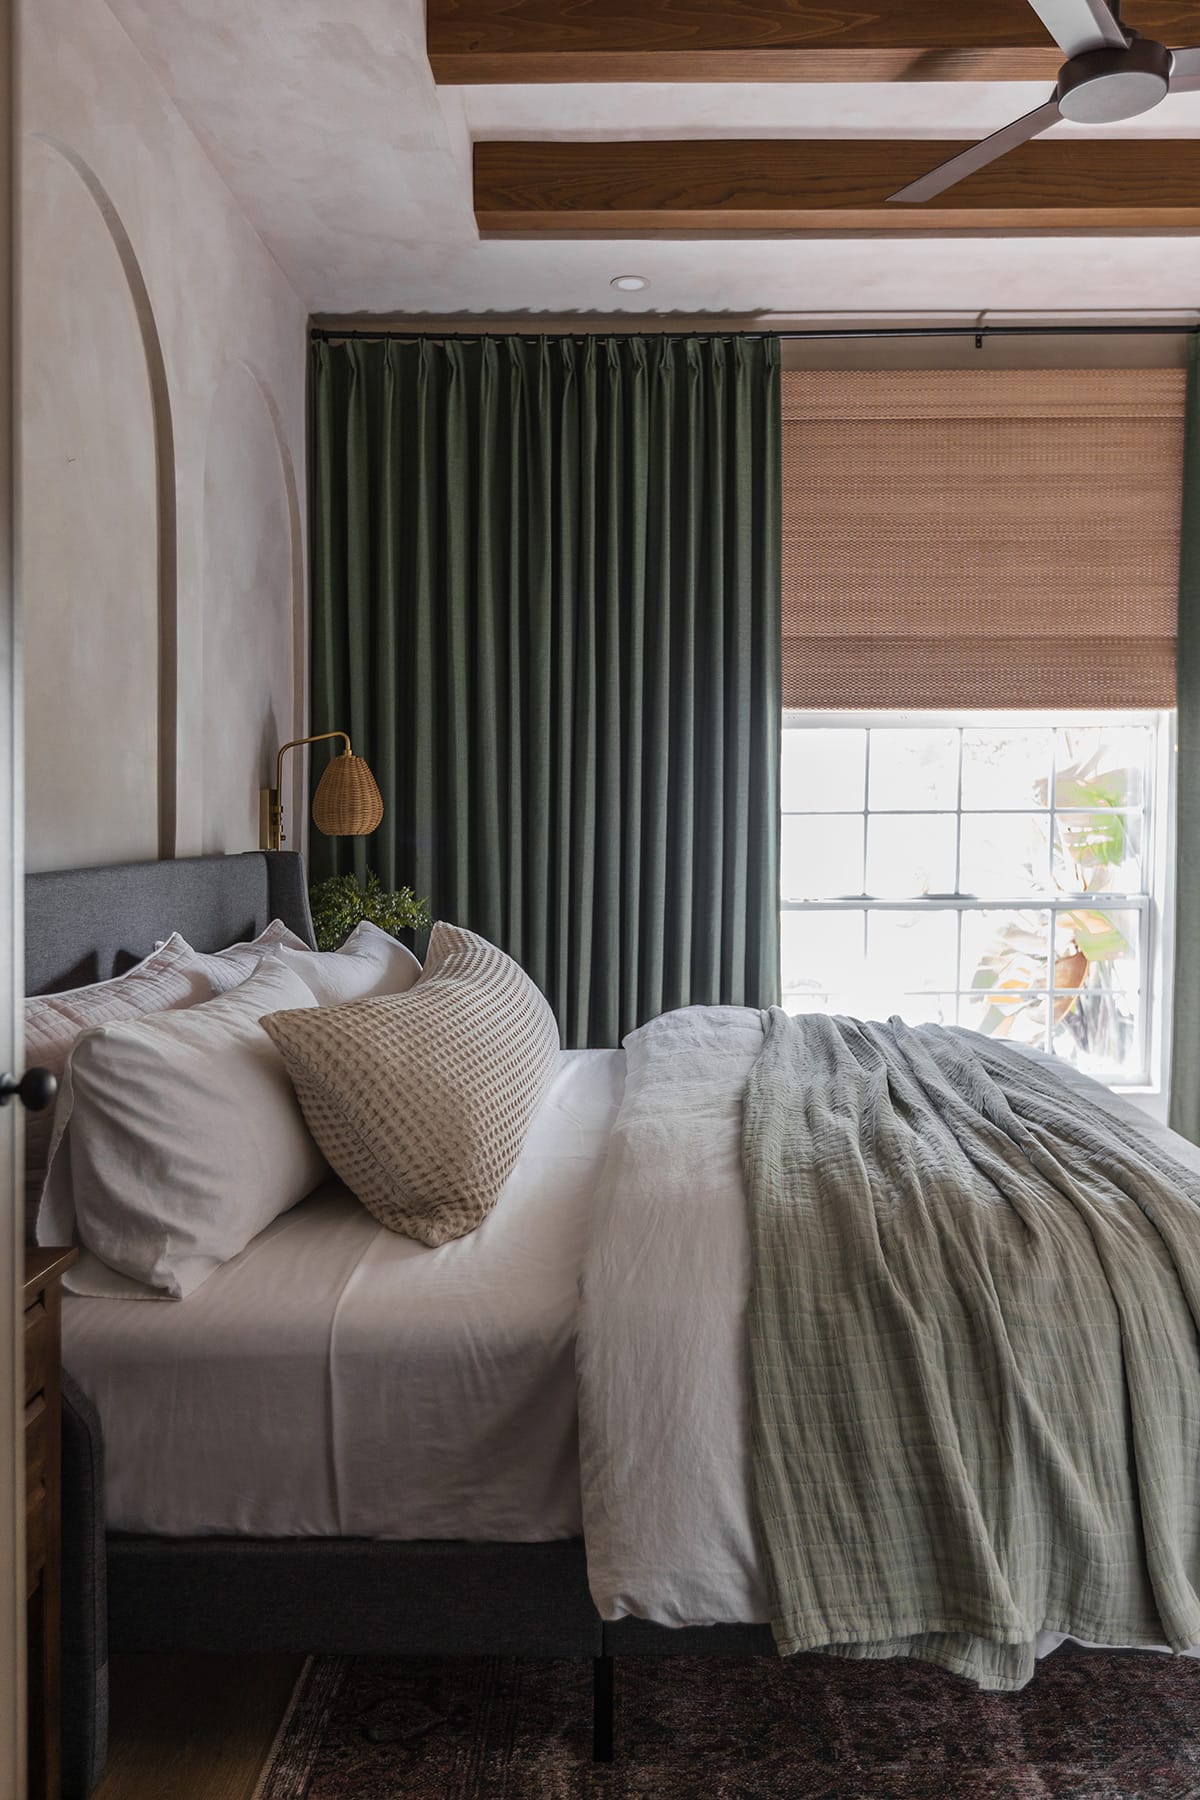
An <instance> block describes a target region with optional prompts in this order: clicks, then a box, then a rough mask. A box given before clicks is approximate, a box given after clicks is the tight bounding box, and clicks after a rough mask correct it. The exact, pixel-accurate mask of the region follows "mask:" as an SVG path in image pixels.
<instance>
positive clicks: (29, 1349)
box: [25, 1300, 53, 1404]
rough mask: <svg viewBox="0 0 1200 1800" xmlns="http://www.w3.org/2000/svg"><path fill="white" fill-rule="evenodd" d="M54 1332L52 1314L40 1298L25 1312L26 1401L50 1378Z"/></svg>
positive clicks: (39, 1391)
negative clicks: (51, 1321) (51, 1323)
mask: <svg viewBox="0 0 1200 1800" xmlns="http://www.w3.org/2000/svg"><path fill="white" fill-rule="evenodd" d="M52 1350H53V1332H52V1330H51V1326H50V1315H49V1313H48V1312H47V1311H46V1308H45V1305H44V1304H43V1302H42V1301H41V1300H38V1301H37V1302H36V1303H35V1304H34V1305H33V1306H31V1307H28V1308H27V1310H26V1313H25V1401H26V1404H28V1403H29V1401H30V1400H32V1399H33V1396H34V1395H35V1394H40V1393H41V1391H42V1389H43V1388H44V1387H45V1386H46V1384H47V1382H48V1380H49V1378H50V1370H51V1368H52V1356H51V1352H52Z"/></svg>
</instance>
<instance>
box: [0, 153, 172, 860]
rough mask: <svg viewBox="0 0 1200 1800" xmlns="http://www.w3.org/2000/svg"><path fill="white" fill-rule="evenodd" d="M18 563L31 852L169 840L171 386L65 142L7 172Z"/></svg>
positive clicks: (110, 225) (86, 170)
mask: <svg viewBox="0 0 1200 1800" xmlns="http://www.w3.org/2000/svg"><path fill="white" fill-rule="evenodd" d="M21 298H22V307H21V313H22V336H21V381H22V414H23V417H22V429H21V443H20V479H21V516H20V522H19V530H20V565H21V591H22V596H23V616H24V661H25V726H26V751H25V760H26V860H27V863H28V866H29V867H30V868H35V869H36V868H54V867H65V866H71V865H74V864H84V863H89V862H105V861H114V860H118V859H120V858H123V857H128V858H131V859H140V858H147V857H154V856H159V857H169V856H173V855H174V854H175V831H176V776H175V749H176V741H175V740H176V691H177V686H176V684H177V649H176V644H177V610H176V608H177V597H176V551H175V532H176V524H175V520H176V510H175V507H176V495H175V451H174V436H173V430H172V422H171V406H170V397H169V394H168V389H167V379H166V369H165V364H164V359H163V352H162V345H161V342H160V339H159V333H158V328H157V325H156V322H155V318H154V312H153V308H152V306H151V302H150V297H149V293H148V291H147V287H146V283H145V280H144V277H143V275H142V271H141V268H140V265H139V263H138V259H137V256H136V253H135V251H134V248H133V245H132V242H131V240H130V237H129V233H128V232H127V230H126V229H125V226H124V224H123V222H122V220H121V217H120V214H119V213H118V211H117V208H116V206H115V205H114V203H113V201H112V198H111V196H110V195H109V194H108V192H107V191H106V189H105V187H104V185H103V183H102V182H101V180H100V178H99V176H98V175H97V174H96V172H95V170H94V169H92V168H91V167H90V165H89V164H88V163H87V161H86V160H85V159H84V158H83V157H82V156H81V155H80V154H79V153H78V152H77V151H75V150H74V149H73V148H72V147H71V146H70V145H67V144H64V143H62V142H59V141H58V140H55V139H52V138H49V137H45V136H34V137H32V138H30V139H29V140H27V144H26V151H25V158H24V169H23V182H22V257H21Z"/></svg>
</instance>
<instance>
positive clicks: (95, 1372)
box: [63, 1050, 625, 1542]
mask: <svg viewBox="0 0 1200 1800" xmlns="http://www.w3.org/2000/svg"><path fill="white" fill-rule="evenodd" d="M624 1068H625V1059H624V1053H623V1052H622V1051H619V1050H588V1051H564V1052H562V1054H561V1062H560V1067H559V1071H558V1074H557V1075H556V1077H555V1080H554V1082H553V1085H552V1086H551V1089H550V1092H549V1093H548V1095H547V1097H546V1100H545V1102H544V1104H543V1106H542V1107H541V1109H540V1111H539V1113H538V1115H537V1118H536V1119H535V1121H534V1123H533V1126H532V1128H531V1131H530V1134H529V1137H528V1139H527V1141H526V1144H525V1147H524V1149H523V1151H522V1153H521V1156H520V1159H519V1161H518V1163H517V1165H516V1167H515V1168H514V1170H513V1172H512V1175H511V1176H510V1177H509V1180H508V1182H507V1183H506V1185H505V1188H504V1191H503V1193H502V1194H501V1196H500V1199H499V1201H498V1202H497V1205H496V1208H495V1211H494V1212H493V1213H492V1214H491V1216H490V1217H489V1218H488V1219H487V1220H486V1221H485V1222H484V1223H483V1224H482V1225H481V1226H480V1227H479V1229H478V1230H477V1231H475V1232H473V1233H471V1234H470V1235H469V1236H468V1237H465V1238H460V1239H458V1240H456V1241H455V1242H453V1243H450V1244H445V1245H443V1246H442V1247H441V1248H439V1249H436V1250H431V1249H427V1248H426V1247H425V1246H424V1245H421V1244H417V1243H414V1242H413V1241H412V1240H411V1239H409V1238H404V1237H399V1236H397V1235H396V1234H394V1233H392V1232H389V1231H387V1230H385V1229H384V1228H383V1227H382V1226H381V1225H378V1224H377V1223H376V1222H375V1220H374V1219H372V1218H371V1216H370V1215H369V1214H368V1213H367V1212H366V1211H365V1210H364V1209H363V1208H362V1207H361V1206H360V1205H359V1204H358V1202H357V1201H356V1200H355V1199H354V1198H353V1196H351V1195H350V1194H348V1193H347V1192H346V1191H345V1190H344V1189H343V1188H341V1187H339V1186H337V1185H334V1184H329V1185H327V1186H326V1187H324V1188H321V1189H319V1190H318V1191H317V1193H315V1194H313V1195H311V1196H310V1197H309V1198H308V1199H307V1200H305V1201H302V1202H301V1204H300V1205H299V1206H296V1207H294V1208H293V1209H292V1210H291V1211H290V1212H288V1213H286V1214H284V1216H283V1217H282V1218H280V1219H277V1220H276V1221H275V1222H274V1223H273V1224H272V1225H270V1226H269V1227H268V1228H267V1229H266V1230H265V1231H263V1232H262V1233H260V1235H259V1236H258V1237H256V1238H255V1239H254V1240H253V1242H252V1243H250V1244H249V1245H248V1246H247V1248H246V1249H245V1250H244V1251H242V1253H241V1254H240V1255H239V1256H237V1257H235V1258H234V1259H233V1260H232V1261H231V1262H229V1263H227V1264H226V1265H225V1266H224V1267H223V1268H221V1269H218V1270H217V1271H216V1273H215V1274H213V1275H212V1276H210V1277H209V1279H208V1280H207V1281H206V1282H205V1283H204V1285H203V1286H202V1287H201V1288H199V1289H198V1290H197V1291H196V1292H195V1293H194V1294H192V1295H190V1296H189V1298H187V1299H186V1300H182V1301H176V1302H173V1303H172V1304H171V1305H169V1306H166V1305H164V1306H134V1305H130V1304H129V1303H128V1302H127V1301H122V1300H111V1299H92V1298H87V1297H83V1296H75V1295H66V1296H64V1299H63V1360H64V1363H65V1365H66V1367H67V1368H69V1369H70V1371H71V1373H72V1374H73V1375H74V1376H75V1378H76V1380H77V1381H78V1382H79V1383H80V1386H81V1387H82V1388H83V1389H84V1391H85V1392H86V1393H87V1394H88V1396H89V1397H90V1398H91V1399H92V1401H93V1402H94V1403H95V1405H96V1407H97V1408H98V1410H99V1413H100V1417H101V1421H102V1423H103V1427H104V1441H105V1454H106V1495H107V1507H108V1524H109V1528H110V1529H112V1530H117V1531H133V1532H154V1533H161V1534H163V1535H167V1536H189V1535H197V1534H206V1533H237V1534H242V1535H249V1536H256V1537H292V1536H328V1535H336V1536H351V1537H355V1536H372V1537H382V1538H397V1539H405V1538H457V1539H476V1540H492V1541H496V1540H510V1541H517V1542H537V1541H541V1540H544V1539H549V1538H561V1537H572V1536H576V1535H577V1534H578V1533H579V1531H580V1530H581V1523H582V1521H581V1506H580V1491H579V1459H578V1444H577V1422H576V1420H577V1409H576V1381H575V1330H576V1320H577V1313H578V1304H579V1293H578V1284H579V1275H580V1269H581V1267H582V1262H583V1255H584V1250H585V1247H586V1243H587V1239H588V1234H589V1229H590V1218H591V1202H592V1196H593V1194H594V1192H595V1190H596V1187H597V1185H598V1183H599V1178H600V1174H601V1171H602V1168H603V1164H604V1159H605V1154H606V1151H607V1148H608V1140H609V1134H610V1131H611V1128H612V1124H613V1121H614V1119H615V1117H616V1112H617V1108H618V1106H619V1103H620V1099H621V1094H622V1091H623V1086H624ZM397 1104H398V1105H400V1106H402V1104H403V1101H402V1099H398V1102H397Z"/></svg>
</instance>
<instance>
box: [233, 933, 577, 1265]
mask: <svg viewBox="0 0 1200 1800" xmlns="http://www.w3.org/2000/svg"><path fill="white" fill-rule="evenodd" d="M262 1023H263V1028H264V1029H265V1030H266V1031H267V1032H268V1033H269V1035H270V1037H271V1041H272V1042H273V1043H274V1044H275V1045H276V1046H277V1047H278V1049H279V1051H280V1053H281V1055H282V1056H283V1060H284V1062H285V1063H286V1064H287V1068H288V1073H289V1074H290V1075H291V1078H292V1081H293V1082H294V1083H295V1087H296V1093H297V1095H298V1096H299V1099H300V1104H301V1106H302V1107H303V1108H304V1116H305V1118H306V1119H307V1120H308V1123H309V1126H310V1128H311V1130H312V1134H313V1136H314V1137H315V1138H316V1140H317V1142H318V1144H319V1145H320V1146H321V1149H322V1150H323V1151H324V1153H325V1156H326V1157H327V1159H328V1161H329V1162H330V1163H331V1165H332V1166H333V1168H334V1169H335V1170H336V1171H337V1173H338V1174H339V1175H340V1176H341V1178H342V1180H343V1181H344V1182H345V1183H346V1185H347V1187H349V1188H350V1189H351V1191H352V1192H353V1193H355V1194H357V1196H358V1198H359V1199H360V1200H361V1201H362V1203H363V1205H364V1206H365V1207H366V1208H367V1210H368V1211H369V1212H371V1213H373V1214H374V1216H375V1218H377V1219H378V1220H379V1222H380V1224H382V1225H386V1226H387V1227H388V1229H389V1231H399V1232H403V1233H404V1234H405V1235H406V1236H408V1237H413V1238H417V1239H419V1241H420V1242H421V1243H423V1244H444V1243H446V1242H447V1241H448V1240H449V1239H450V1238H457V1237H463V1236H465V1235H466V1233H467V1232H468V1231H473V1230H474V1229H475V1227H476V1226H477V1225H478V1224H480V1223H481V1222H482V1220H483V1219H485V1218H486V1217H487V1215H488V1213H489V1212H490V1211H491V1209H492V1207H493V1206H494V1205H495V1203H496V1198H497V1196H498V1194H499V1192H500V1190H501V1188H502V1187H503V1186H504V1183H505V1181H506V1180H507V1178H508V1175H509V1173H510V1171H511V1169H512V1166H513V1164H514V1163H515V1162H516V1160H517V1157H518V1155H519V1154H520V1151H521V1146H522V1144H523V1143H524V1142H525V1137H526V1134H527V1132H528V1130H529V1126H530V1123H531V1122H532V1119H533V1116H534V1114H535V1113H536V1111H537V1109H538V1107H539V1106H540V1104H541V1102H542V1098H543V1096H544V1095H545V1092H546V1089H547V1088H548V1086H549V1084H550V1082H551V1080H552V1078H553V1076H554V1072H555V1070H556V1068H557V1066H558V1063H557V1059H558V1048H559V1044H558V1027H557V1025H556V1024H555V1022H554V1014H553V1013H552V1012H551V1010H550V1008H549V1006H548V1005H547V1003H546V1001H545V1000H544V999H543V997H542V995H541V994H540V993H539V992H538V990H537V988H536V987H535V986H534V984H533V982H532V981H530V979H529V977H528V975H526V974H525V973H524V971H523V970H522V969H520V968H519V967H518V966H517V964H516V963H515V962H513V960H512V958H511V957H508V956H505V955H504V953H503V951H500V950H497V949H496V948H495V947H494V946H493V945H492V944H489V943H487V941H486V940H485V939H483V938H480V937H475V936H474V935H473V934H472V933H471V932H469V931H461V930H459V929H458V927H457V926H454V925H440V924H439V925H435V926H434V928H433V933H432V936H431V937H430V940H429V954H428V956H427V957H426V959H425V967H424V969H423V970H422V972H421V975H420V978H419V979H418V980H417V981H416V982H415V983H414V984H413V986H412V987H411V988H409V990H408V992H407V993H404V994H393V995H389V996H387V997H385V998H382V999H377V1000H357V1001H355V1002H354V1003H353V1004H352V1005H350V1006H339V1007H330V1008H328V1009H321V1010H314V1011H309V1012H295V1013H293V1012H280V1013H274V1014H272V1015H271V1016H270V1017H267V1018H264V1019H263V1021H262Z"/></svg>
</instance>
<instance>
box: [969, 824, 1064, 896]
mask: <svg viewBox="0 0 1200 1800" xmlns="http://www.w3.org/2000/svg"><path fill="white" fill-rule="evenodd" d="M1049 884H1050V829H1049V815H1048V814H1044V813H1043V814H1042V815H1040V816H1039V815H1038V814H1036V813H1012V814H1008V815H1006V814H1003V813H999V814H990V815H989V814H987V813H964V814H963V821H962V862H961V866H960V871H959V878H958V887H959V892H960V893H962V894H978V895H980V896H981V898H983V899H987V898H988V897H989V896H992V897H994V898H995V899H997V900H1000V899H1007V898H1008V897H1009V895H1012V896H1013V897H1014V898H1015V897H1017V896H1018V895H1021V894H1044V893H1046V892H1047V891H1048V889H1049Z"/></svg>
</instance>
